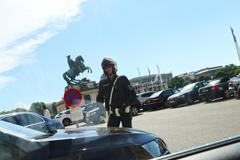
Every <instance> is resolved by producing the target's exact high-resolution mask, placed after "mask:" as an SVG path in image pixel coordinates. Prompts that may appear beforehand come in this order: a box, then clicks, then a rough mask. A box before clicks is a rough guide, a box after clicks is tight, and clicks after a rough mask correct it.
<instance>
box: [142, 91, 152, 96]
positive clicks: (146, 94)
mask: <svg viewBox="0 0 240 160" xmlns="http://www.w3.org/2000/svg"><path fill="white" fill-rule="evenodd" d="M153 93H154V92H149V93H144V94H142V96H141V97H150V96H151V95H152V94H153Z"/></svg>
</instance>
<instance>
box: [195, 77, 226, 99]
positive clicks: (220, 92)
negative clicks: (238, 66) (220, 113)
mask: <svg viewBox="0 0 240 160" xmlns="http://www.w3.org/2000/svg"><path fill="white" fill-rule="evenodd" d="M228 82H229V78H228V77H224V78H219V79H215V80H212V81H210V82H209V83H208V85H207V86H205V87H202V88H200V89H199V91H198V92H199V97H200V98H201V100H202V101H211V100H214V99H217V98H221V97H222V98H227V97H228V94H227V92H228Z"/></svg>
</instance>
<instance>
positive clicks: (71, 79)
mask: <svg viewBox="0 0 240 160" xmlns="http://www.w3.org/2000/svg"><path fill="white" fill-rule="evenodd" d="M67 62H68V65H69V70H68V71H66V72H65V73H63V78H64V80H65V81H66V82H67V84H68V85H72V84H78V83H80V82H81V80H77V79H75V78H76V77H77V76H78V75H79V74H80V73H83V72H84V71H86V70H87V71H88V73H89V72H90V73H92V69H91V68H90V67H87V66H85V65H84V59H83V57H82V56H77V57H76V59H75V61H73V60H72V59H71V57H70V55H68V56H67Z"/></svg>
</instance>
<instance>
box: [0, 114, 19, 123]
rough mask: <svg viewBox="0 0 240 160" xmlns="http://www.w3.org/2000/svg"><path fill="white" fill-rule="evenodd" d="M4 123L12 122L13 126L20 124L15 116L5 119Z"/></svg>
mask: <svg viewBox="0 0 240 160" xmlns="http://www.w3.org/2000/svg"><path fill="white" fill-rule="evenodd" d="M2 120H3V121H6V122H10V123H13V124H18V123H19V122H18V121H17V119H16V117H15V116H9V117H5V118H3V119H2Z"/></svg>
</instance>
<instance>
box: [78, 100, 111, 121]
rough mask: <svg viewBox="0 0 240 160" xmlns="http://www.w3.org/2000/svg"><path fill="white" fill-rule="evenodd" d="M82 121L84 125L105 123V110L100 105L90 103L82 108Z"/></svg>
mask: <svg viewBox="0 0 240 160" xmlns="http://www.w3.org/2000/svg"><path fill="white" fill-rule="evenodd" d="M82 110H83V117H84V118H83V121H84V122H85V123H86V124H99V123H102V122H105V119H106V109H105V107H104V106H103V105H102V104H101V103H90V104H87V105H84V106H82Z"/></svg>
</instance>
